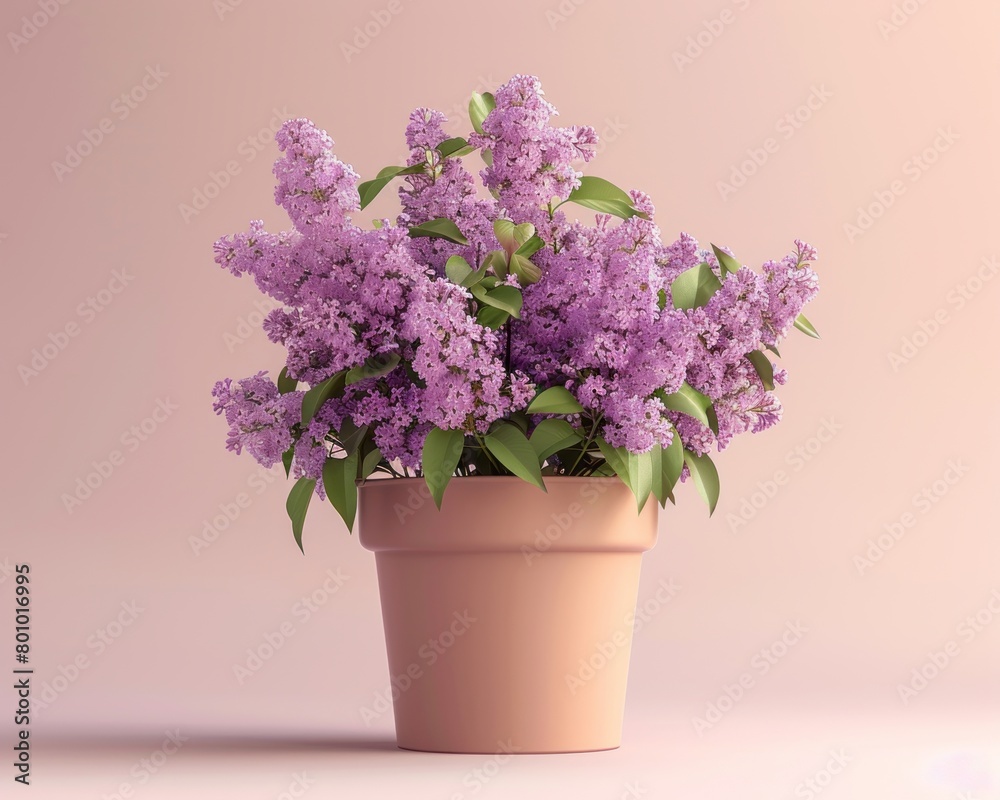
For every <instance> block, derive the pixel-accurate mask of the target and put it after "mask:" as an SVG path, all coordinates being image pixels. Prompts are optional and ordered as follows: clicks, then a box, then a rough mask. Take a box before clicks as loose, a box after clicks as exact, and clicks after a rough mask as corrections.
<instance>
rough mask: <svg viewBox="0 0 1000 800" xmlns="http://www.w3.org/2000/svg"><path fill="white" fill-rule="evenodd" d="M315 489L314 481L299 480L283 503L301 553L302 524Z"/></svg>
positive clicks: (311, 479)
mask: <svg viewBox="0 0 1000 800" xmlns="http://www.w3.org/2000/svg"><path fill="white" fill-rule="evenodd" d="M315 489H316V481H315V479H313V478H299V479H298V480H297V481H296V482H295V485H294V486H293V487H292V490H291V491H290V492H289V493H288V500H286V501H285V510H286V511H287V512H288V518H289V519H290V520H291V521H292V535H293V536H295V544H297V545H298V546H299V550H302V552H303V553H304V552H305V550H304V549H303V547H302V524H303V523H304V522H305V519H306V511H308V510H309V501H310V500H312V496H313V492H314V491H315Z"/></svg>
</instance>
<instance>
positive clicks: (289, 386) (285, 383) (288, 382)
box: [277, 367, 299, 394]
mask: <svg viewBox="0 0 1000 800" xmlns="http://www.w3.org/2000/svg"><path fill="white" fill-rule="evenodd" d="M277 383H278V394H288V393H289V392H294V391H295V387H296V386H298V385H299V382H298V381H297V380H296V379H295V378H289V377H288V367H282V368H281V372H279V373H278V381H277Z"/></svg>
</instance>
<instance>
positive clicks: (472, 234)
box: [213, 75, 818, 496]
mask: <svg viewBox="0 0 1000 800" xmlns="http://www.w3.org/2000/svg"><path fill="white" fill-rule="evenodd" d="M495 99H496V107H495V108H494V109H493V111H492V112H491V113H490V114H489V115H488V116H487V117H486V119H485V120H484V121H483V124H482V130H483V132H482V133H472V134H469V136H468V140H469V142H470V143H471V144H472V145H473V146H475V147H478V148H482V149H484V150H489V151H490V156H489V157H488V158H491V159H492V161H491V162H490V161H489V160H487V164H488V166H486V167H485V168H484V169H482V170H481V171H480V172H479V174H478V177H479V178H480V181H481V183H480V181H477V180H476V176H474V175H473V174H472V173H471V172H470V171H469V169H468V168H467V166H466V164H465V163H464V162H463V160H462V158H456V157H442V156H441V153H440V151H439V150H438V149H437V148H438V147H439V146H440V145H441V143H442V142H443V141H444V140H445V139H447V138H448V135H447V134H446V133H445V130H444V125H445V122H446V119H445V117H444V115H443V114H441V113H440V112H438V111H434V110H431V109H426V108H417V109H416V110H415V111H413V113H412V114H411V115H410V117H409V120H408V124H407V126H406V130H405V140H406V145H407V146H408V148H409V149H410V153H409V156H408V159H407V165H408V166H417V165H422V167H423V169H422V171H421V172H419V173H415V174H410V175H406V176H402V177H401V178H400V179H399V188H398V194H399V198H400V202H401V206H402V207H401V211H400V213H399V215H398V217H397V218H396V220H395V224H391V223H390V222H389V221H388V220H383V221H382V224H381V226H380V227H377V228H375V229H372V228H370V227H361V226H360V225H357V224H355V223H354V222H353V221H352V220H351V217H350V215H351V214H352V213H353V212H354V211H356V210H357V209H358V208H359V206H360V201H359V196H358V188H357V187H358V176H357V174H356V173H355V172H354V170H353V169H352V168H351V167H350V166H349V165H348V164H345V163H344V162H342V161H340V160H339V159H337V158H336V156H334V154H333V141H332V140H331V139H330V137H329V136H327V134H326V133H325V132H324V131H322V130H320V129H319V128H317V127H316V126H315V125H313V123H311V122H309V121H308V120H305V119H296V120H291V121H289V122H286V123H285V124H284V125H283V126H282V127H281V129H280V130H279V131H278V134H277V136H276V137H275V138H276V140H277V143H278V147H279V149H280V151H281V153H282V155H281V157H279V158H278V160H277V161H276V162H275V165H274V174H275V177H276V178H277V187H276V189H275V200H276V202H277V203H278V204H279V205H281V206H282V208H284V209H285V211H286V212H287V214H288V217H289V219H290V220H291V229H290V230H287V231H281V232H278V233H271V232H268V231H267V230H266V229H265V228H264V224H263V222H261V221H260V220H254V221H252V222H251V223H250V225H249V227H248V229H247V230H246V231H244V232H241V233H236V234H233V235H230V236H223V237H222V238H220V239H219V240H218V241H217V242H216V244H215V261H216V263H218V264H219V265H220V266H221V267H223V268H225V269H227V270H229V271H230V272H231V273H232V274H234V275H236V276H242V275H244V274H245V275H249V276H251V277H252V278H253V280H254V282H255V283H256V285H257V286H258V288H259V289H260V290H261V291H262V292H264V293H265V294H267V295H269V296H270V297H272V298H274V299H275V300H277V301H278V303H280V304H281V306H280V307H279V308H277V309H275V310H273V311H271V312H270V313H269V314H268V315H267V318H266V319H265V321H264V324H263V328H264V330H265V332H266V333H267V336H268V338H269V339H270V341H271V342H273V343H275V344H278V345H280V346H282V347H283V348H284V350H285V353H286V357H285V368H286V373H287V375H288V376H289V377H290V378H292V379H295V380H296V381H297V382H299V384H300V385H299V391H295V392H291V393H287V394H284V395H282V394H279V391H278V387H277V386H276V385H275V383H274V382H272V381H271V379H269V378H268V377H267V376H266V374H265V373H263V372H260V373H257V374H256V375H254V376H251V377H249V378H244V379H243V380H241V381H237V382H234V381H232V380H230V379H226V380H223V381H220V382H219V383H217V384H216V386H215V389H214V390H213V395H214V397H215V406H214V407H215V410H216V412H217V413H219V414H224V415H225V417H226V421H227V422H228V424H229V436H228V439H227V446H228V448H229V449H230V450H233V451H235V452H237V453H240V452H242V451H243V450H247V451H248V452H249V453H250V454H251V455H253V457H254V458H256V459H257V460H258V461H259V462H260V463H261V464H262V465H264V466H266V467H271V466H273V465H274V464H276V463H277V462H278V461H279V460H281V457H282V454H283V453H285V452H287V451H288V450H289V448H292V449H293V452H294V460H293V464H292V474H293V476H295V477H307V478H311V479H314V480H316V491H317V493H318V494H320V495H321V496H322V494H323V482H322V472H323V465H324V463H326V459H327V458H328V457H330V456H331V455H332V456H335V457H336V456H340V455H342V452H341V450H342V449H343V448H344V447H345V441H346V440H347V438H348V435H350V436H351V437H352V438H353V439H355V443H356V441H357V439H358V438H359V437H360V436H361V435H362V434H363V435H364V437H363V438H364V442H365V447H366V448H367V449H366V450H365V452H366V453H367V452H370V451H371V448H372V447H376V448H378V450H379V453H380V455H381V459H382V464H383V465H386V464H387V465H390V468H392V469H400V470H402V469H404V468H405V469H419V468H420V465H421V453H422V449H423V443H424V440H425V438H426V436H427V434H428V433H429V432H430V431H431V430H432V429H433V428H435V427H438V428H445V429H454V430H460V431H463V432H464V433H465V434H466V435H467V436H468V437H470V438H471V437H478V436H482V435H483V434H486V433H488V432H489V431H490V430H491V429H492V427H493V426H495V425H496V423H497V422H498V421H502V420H505V419H509V418H510V417H511V415H513V414H515V413H517V412H524V411H525V410H526V408H527V407H528V405H529V404H530V402H531V401H532V399H533V398H534V397H535V395H536V393H537V392H539V391H541V390H543V389H545V388H548V387H551V386H562V387H565V388H566V389H568V390H569V391H570V392H571V393H572V394H573V395H574V396H575V397H576V399H577V400H578V401H579V403H580V404H581V405H582V406H583V408H584V411H583V412H582V413H579V414H573V415H567V417H566V418H567V419H568V420H569V421H570V423H571V424H573V425H575V426H577V427H579V428H580V430H581V431H583V432H585V433H587V434H591V433H592V434H593V435H595V436H598V435H599V436H601V437H603V438H604V439H605V440H606V441H607V442H608V443H609V444H611V445H612V446H614V447H624V448H626V449H627V450H629V451H630V452H632V453H643V452H646V451H649V450H650V449H651V448H654V447H657V446H664V447H665V446H667V445H669V444H670V443H671V442H672V441H673V440H674V437H675V436H680V438H681V442H682V444H683V446H684V447H685V448H686V449H688V450H690V451H692V452H694V453H696V454H707V453H709V452H711V451H712V450H722V449H724V448H726V447H727V446H728V445H729V443H730V442H731V441H732V439H733V438H734V437H735V436H738V435H740V434H743V433H757V432H760V431H763V430H765V429H767V428H768V427H770V426H771V425H773V424H775V423H776V422H778V421H779V420H780V418H781V413H782V409H781V405H780V402H779V401H778V398H777V397H776V395H775V392H774V390H773V389H768V388H767V386H765V382H764V381H763V380H762V379H761V377H760V375H758V373H757V369H756V367H755V364H754V362H753V361H751V359H750V358H748V356H749V355H751V354H753V359H754V360H755V361H756V363H757V364H758V365H759V364H760V363H761V362H760V356H759V355H758V353H759V354H763V355H766V356H769V355H770V350H769V349H768V348H774V347H775V346H776V345H777V344H778V343H780V342H781V340H782V339H783V337H784V336H786V335H787V334H788V332H789V331H790V330H791V328H792V326H793V324H794V323H795V320H796V318H797V317H798V315H799V314H800V313H801V312H802V309H803V307H804V306H805V305H806V304H807V303H808V302H809V301H810V300H811V299H812V298H813V297H814V296H815V295H816V292H817V291H818V278H817V276H816V273H815V272H814V271H813V269H812V267H811V266H810V262H812V261H813V260H814V259H815V258H816V251H815V250H814V249H813V248H812V247H810V246H809V245H808V244H806V243H805V242H802V241H800V240H795V250H794V252H792V253H790V254H788V255H787V256H785V257H783V258H781V259H779V260H776V261H766V262H765V263H764V264H763V266H762V268H761V269H760V271H756V270H754V269H752V268H751V267H750V266H749V265H745V266H741V267H740V268H739V269H738V270H737V271H735V272H730V271H729V270H728V269H727V270H722V269H721V267H720V265H719V263H718V262H717V260H716V257H715V256H714V254H713V253H712V252H710V251H708V250H705V249H702V248H701V247H700V246H699V244H698V242H697V241H696V240H695V239H694V237H692V236H690V235H688V234H686V233H681V234H680V236H679V238H677V240H676V241H673V242H670V243H667V242H664V241H663V238H662V236H661V233H660V229H659V227H658V226H657V224H656V222H655V221H654V219H653V217H654V215H655V208H654V205H653V202H652V200H651V198H650V197H649V196H648V195H646V194H645V193H643V192H641V191H638V190H635V189H632V190H630V191H628V193H627V196H628V197H629V198H630V199H631V204H632V206H633V207H634V208H635V209H636V210H637V211H640V212H643V214H644V215H645V216H646V217H648V219H644V218H643V217H639V216H632V217H631V218H629V219H626V220H620V219H617V218H612V217H611V216H609V215H607V214H592V212H587V214H586V215H590V219H591V220H592V221H588V222H581V221H578V220H576V219H573V218H572V217H570V216H569V214H570V213H573V211H576V212H577V213H580V211H581V207H580V206H575V205H572V204H567V205H563V206H561V207H559V208H556V206H557V205H559V204H560V203H562V202H563V201H565V200H566V199H567V198H568V197H569V195H570V193H571V192H572V191H573V189H574V188H576V187H578V186H579V185H580V177H581V172H580V168H581V167H582V166H583V164H585V163H586V162H588V161H590V159H591V158H592V157H593V156H594V154H595V152H596V144H597V135H596V133H595V132H594V129H593V128H591V127H588V126H581V125H571V126H567V127H556V126H553V125H552V124H551V120H552V118H553V117H554V116H555V115H556V109H555V107H554V106H552V105H551V104H550V103H549V102H548V100H547V99H546V98H545V96H544V92H543V91H542V88H541V84H540V83H539V81H538V79H537V78H534V77H531V76H526V75H515V76H514V77H513V78H511V80H510V81H508V82H507V83H506V84H504V85H503V86H501V87H500V88H499V89H497V91H496V93H495ZM480 157H481V156H480V155H479V154H471V155H469V156H467V159H479V158H480ZM586 215H585V216H586ZM442 217H443V218H446V219H449V220H451V221H453V222H454V223H455V224H456V225H457V226H458V228H459V230H460V231H461V232H462V234H463V235H464V236H465V238H466V239H467V240H468V244H456V243H454V242H452V241H449V240H447V239H444V238H427V237H421V238H413V237H411V236H409V231H408V228H410V227H411V226H414V225H418V224H422V223H425V222H428V221H429V220H433V219H438V218H442ZM499 219H505V220H510V221H513V222H514V223H515V224H519V223H524V222H530V223H531V224H532V225H534V227H535V231H536V235H537V236H539V237H540V238H541V239H542V243H543V246H542V247H541V248H540V249H538V250H537V251H536V252H534V253H533V254H532V255H531V260H532V262H533V263H534V264H535V265H536V266H537V267H538V269H539V270H540V272H541V278H540V279H539V280H538V281H537V282H535V283H532V284H530V285H526V286H522V285H520V280H519V278H518V277H517V276H516V275H515V273H514V272H513V271H512V272H510V273H507V272H506V270H505V269H501V268H500V267H497V266H495V265H494V266H493V267H491V271H490V272H489V274H488V275H487V278H488V280H487V281H484V282H483V283H482V284H480V285H479V288H478V289H476V292H477V295H476V296H474V295H473V293H472V291H470V289H469V288H466V287H462V286H458V285H456V284H455V283H453V282H452V281H450V280H449V279H448V278H447V277H446V271H445V264H446V262H447V260H448V258H449V257H451V256H456V255H457V256H461V257H462V258H464V259H465V260H466V261H467V262H468V263H469V264H470V265H471V266H472V267H473V268H474V269H478V268H479V267H481V266H482V265H483V264H484V263H485V261H484V260H485V259H486V257H487V256H488V255H489V253H491V252H492V251H496V250H499V249H501V246H500V242H498V241H497V238H496V234H495V233H494V228H493V224H494V222H495V221H496V220H499ZM703 263H705V264H708V266H709V268H711V270H712V271H713V273H714V275H715V276H716V277H717V279H718V281H719V288H718V290H717V291H715V293H714V294H712V296H711V297H710V298H708V299H707V301H706V302H703V303H700V304H699V306H698V307H696V308H683V309H678V308H674V306H673V293H672V289H671V287H672V285H673V283H674V281H675V280H676V279H677V277H678V276H679V275H681V274H682V273H683V272H685V271H687V270H689V269H692V268H694V267H697V266H698V265H699V264H703ZM501 284H502V285H503V291H505V292H508V293H509V292H510V288H509V287H516V288H518V289H520V290H521V292H522V295H523V306H522V308H521V312H520V315H519V317H518V318H516V319H512V320H510V321H509V322H508V323H507V324H506V325H505V326H504V327H502V328H501V329H500V330H499V331H495V330H493V329H492V328H490V327H485V326H483V325H481V324H480V323H479V322H478V321H477V317H476V314H477V309H478V308H479V306H480V305H481V303H482V290H483V288H484V287H494V286H500V285H501ZM477 298H478V299H477ZM508 342H509V344H508ZM508 348H509V349H508ZM772 366H773V370H774V375H773V380H774V383H775V384H776V385H778V386H780V385H783V384H784V383H785V382H786V380H787V373H786V372H785V370H784V369H782V368H780V367H778V366H777V365H775V364H772ZM362 370H363V371H362ZM348 375H350V376H351V377H350V383H349V384H347V379H348ZM335 376H336V377H338V379H340V378H343V381H342V391H338V392H334V393H333V395H332V396H330V397H329V398H328V399H327V400H325V402H324V403H323V404H322V405H321V406H320V407H319V408H318V409H316V410H315V413H314V414H313V416H312V419H311V420H310V422H309V423H308V425H303V424H302V412H301V409H302V398H303V394H304V391H305V390H306V389H307V388H311V387H316V386H318V385H320V384H321V383H323V382H324V381H327V380H329V379H330V378H333V377H335ZM684 384H687V385H688V386H689V387H690V388H693V389H695V390H697V391H698V392H701V393H702V394H704V395H705V396H707V397H708V399H709V400H710V401H711V403H712V406H713V409H714V412H715V417H716V419H717V421H718V426H717V427H718V432H717V433H716V432H714V431H713V429H712V428H709V427H708V426H707V425H705V424H703V423H702V422H700V421H698V420H697V419H695V418H694V417H692V416H688V415H686V414H682V413H679V412H677V411H674V410H671V409H670V408H668V405H667V404H668V403H670V400H671V398H670V397H669V396H670V395H672V394H674V393H676V392H678V391H681V390H682V389H684V391H688V390H687V389H686V388H685V387H684ZM329 385H331V386H332V385H333V384H332V383H331V384H329ZM769 385H770V384H768V386H769ZM665 400H666V402H664V401H665ZM542 418H543V416H542V415H531V417H530V420H529V422H528V423H525V422H524V420H525V419H528V418H527V417H525V416H524V415H523V414H521V413H517V416H516V419H517V420H518V421H519V422H520V423H521V424H522V425H524V424H527V425H528V427H529V432H530V428H531V426H533V425H536V424H537V423H538V422H539V421H540V420H541V419H542ZM578 461H579V459H578ZM565 466H566V465H563V467H565Z"/></svg>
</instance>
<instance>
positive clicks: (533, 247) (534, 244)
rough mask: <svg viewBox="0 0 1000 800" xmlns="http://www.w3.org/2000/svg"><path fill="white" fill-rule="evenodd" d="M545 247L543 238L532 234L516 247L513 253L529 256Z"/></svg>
mask: <svg viewBox="0 0 1000 800" xmlns="http://www.w3.org/2000/svg"><path fill="white" fill-rule="evenodd" d="M543 247H545V240H544V239H542V237H541V236H536V235H534V234H532V235H531V236H530V237H529V238H528V239H526V240H525V242H524V244H522V245H521V246H520V247H518V248H517V250H516V251H515V255H519V256H524V257H525V258H531V257H532V256H533V255H534V254H535V253H537V252H538V251H539V250H541V249H542V248H543Z"/></svg>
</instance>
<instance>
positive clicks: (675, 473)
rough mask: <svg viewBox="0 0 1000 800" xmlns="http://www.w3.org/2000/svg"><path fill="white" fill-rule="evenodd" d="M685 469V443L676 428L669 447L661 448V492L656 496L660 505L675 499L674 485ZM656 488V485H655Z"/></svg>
mask: <svg viewBox="0 0 1000 800" xmlns="http://www.w3.org/2000/svg"><path fill="white" fill-rule="evenodd" d="M683 469H684V445H683V443H682V442H681V435H680V434H679V433H678V432H677V430H676V429H675V430H674V438H673V439H671V440H670V444H669V445H668V446H667V447H661V448H660V480H661V482H662V483H661V485H660V494H658V495H657V496H656V498H657V499H658V500H659V501H660V505H661V506H663V505H666V501H667V500H671V499H673V491H674V486H676V485H677V481H678V480H679V479H680V477H681V471H682V470H683ZM653 488H654V490H655V489H656V486H655V484H654V486H653Z"/></svg>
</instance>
